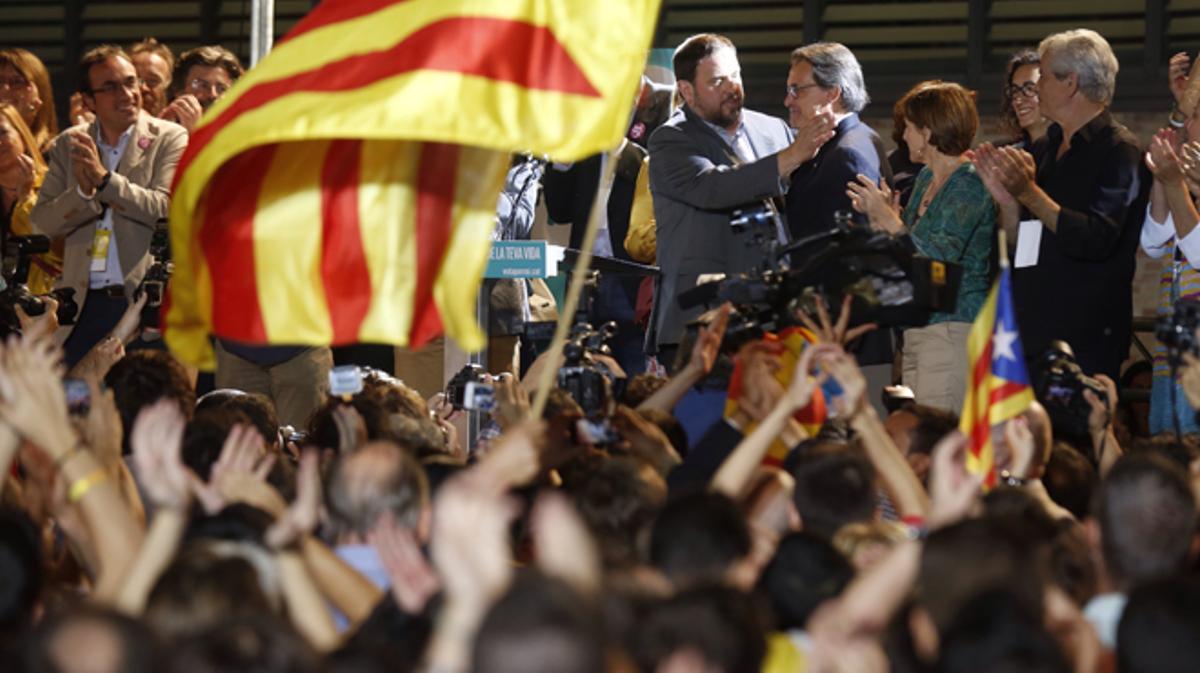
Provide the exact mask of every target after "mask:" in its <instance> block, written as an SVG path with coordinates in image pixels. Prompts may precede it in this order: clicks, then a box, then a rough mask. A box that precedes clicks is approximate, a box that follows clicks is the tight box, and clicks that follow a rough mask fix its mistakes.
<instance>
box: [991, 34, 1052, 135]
mask: <svg viewBox="0 0 1200 673" xmlns="http://www.w3.org/2000/svg"><path fill="white" fill-rule="evenodd" d="M1041 62H1042V60H1041V58H1039V57H1038V53H1037V52H1036V51H1034V50H1033V49H1022V50H1020V51H1018V52H1017V53H1015V54H1013V55H1012V58H1010V59H1008V66H1007V67H1005V69H1004V81H1003V82H1001V83H1000V124H1001V126H1002V127H1003V128H1004V130H1005V131H1008V132H1009V133H1011V134H1012V135H1013V137H1016V138H1020V137H1021V134H1022V132H1023V129H1022V128H1021V122H1020V120H1018V119H1017V113H1016V112H1013V107H1012V93H1011V92H1010V91H1009V90H1008V87H1010V86H1012V80H1013V75H1014V74H1016V72H1017V68H1020V67H1021V66H1023V65H1037V64H1039V63H1041Z"/></svg>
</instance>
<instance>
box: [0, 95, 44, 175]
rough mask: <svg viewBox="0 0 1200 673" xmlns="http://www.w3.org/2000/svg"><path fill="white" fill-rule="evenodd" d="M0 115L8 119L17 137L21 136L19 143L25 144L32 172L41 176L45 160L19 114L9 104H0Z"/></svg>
mask: <svg viewBox="0 0 1200 673" xmlns="http://www.w3.org/2000/svg"><path fill="white" fill-rule="evenodd" d="M0 114H2V115H4V117H5V118H6V119H8V123H9V124H12V127H13V129H15V130H16V132H17V135H19V136H21V142H22V143H24V144H25V155H26V156H28V157H29V158H30V159H33V170H34V172H35V173H36V174H37V175H39V176H40V175H43V174H44V173H45V172H46V160H45V159H43V158H42V150H41V148H40V147H39V146H38V144H37V139H36V138H34V137H33V132H32V131H30V130H29V126H28V125H26V124H25V120H24V119H22V118H21V113H20V112H18V111H17V108H15V107H13V106H12V105H11V104H9V103H0Z"/></svg>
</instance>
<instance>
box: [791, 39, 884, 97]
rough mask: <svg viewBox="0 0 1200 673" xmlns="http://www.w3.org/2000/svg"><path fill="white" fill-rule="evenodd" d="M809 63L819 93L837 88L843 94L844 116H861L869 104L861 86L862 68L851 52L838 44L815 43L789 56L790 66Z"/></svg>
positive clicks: (862, 85) (864, 86)
mask: <svg viewBox="0 0 1200 673" xmlns="http://www.w3.org/2000/svg"><path fill="white" fill-rule="evenodd" d="M800 63H808V64H809V65H810V66H811V67H812V76H813V82H815V83H816V84H817V86H819V87H821V88H822V89H832V88H833V87H835V86H836V87H838V88H839V89H841V92H842V99H841V100H842V107H843V108H844V109H845V111H846V112H861V111H862V109H863V108H865V107H866V106H867V103H869V102H871V97H870V96H869V95H867V86H866V84H864V83H863V74H862V66H861V65H859V64H858V59H857V58H855V57H854V52H852V51H850V50H849V49H847V48H846V46H845V45H843V44H839V43H837V42H816V43H813V44H806V45H804V46H803V47H798V48H797V49H796V50H795V51H793V52H792V65H793V66H795V65H799V64H800Z"/></svg>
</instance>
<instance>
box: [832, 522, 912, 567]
mask: <svg viewBox="0 0 1200 673" xmlns="http://www.w3.org/2000/svg"><path fill="white" fill-rule="evenodd" d="M907 537H908V534H907V532H906V531H905V530H904V526H902V525H901V524H898V523H896V522H894V521H857V522H855V523H848V524H846V525H845V526H842V527H841V528H839V529H838V532H837V534H835V535H834V536H833V546H834V548H835V549H837V550H838V551H840V552H841V553H842V556H845V557H846V558H847V559H850V560H851V561H853V560H854V555H855V554H857V553H858V552H859V551H860V550H861V549H862V548H863V547H866V546H867V545H871V544H880V545H883V546H885V547H888V548H891V547H894V546H896V545H897V544H900V543H901V542H903V541H904V540H905V539H906V538H907Z"/></svg>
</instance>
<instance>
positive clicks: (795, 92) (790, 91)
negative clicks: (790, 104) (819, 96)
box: [786, 83, 821, 98]
mask: <svg viewBox="0 0 1200 673" xmlns="http://www.w3.org/2000/svg"><path fill="white" fill-rule="evenodd" d="M818 86H821V85H820V84H816V83H813V84H789V85H787V94H786V95H787V97H788V98H796V97H798V96H799V95H800V92H801V91H804V90H805V89H811V88H813V87H818Z"/></svg>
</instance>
